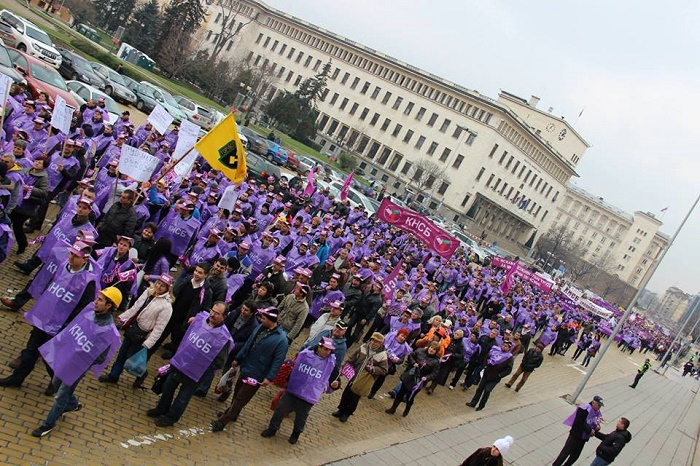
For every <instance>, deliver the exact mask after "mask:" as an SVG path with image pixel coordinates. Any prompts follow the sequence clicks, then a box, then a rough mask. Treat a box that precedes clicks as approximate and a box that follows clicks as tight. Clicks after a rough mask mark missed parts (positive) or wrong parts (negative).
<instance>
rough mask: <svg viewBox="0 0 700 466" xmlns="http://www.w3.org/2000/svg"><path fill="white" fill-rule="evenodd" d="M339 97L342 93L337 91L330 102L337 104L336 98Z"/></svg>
mask: <svg viewBox="0 0 700 466" xmlns="http://www.w3.org/2000/svg"><path fill="white" fill-rule="evenodd" d="M338 97H340V95H339V94H338V93H337V92H336V93H335V94H333V97H331V100H330V102H328V103H329V104H330V105H335V102H336V100H338Z"/></svg>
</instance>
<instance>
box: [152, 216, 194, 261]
mask: <svg viewBox="0 0 700 466" xmlns="http://www.w3.org/2000/svg"><path fill="white" fill-rule="evenodd" d="M200 225H201V222H200V221H199V220H197V219H196V218H194V217H192V216H190V217H189V218H187V219H183V218H182V216H181V215H180V214H178V213H177V212H175V211H174V210H171V211H170V212H168V215H166V216H165V218H164V219H163V221H162V222H161V223H160V226H159V227H158V233H156V236H155V239H156V241H157V240H159V239H160V238H167V239H169V240H170V243H171V244H172V248H171V249H170V252H172V253H173V254H175V255H176V256H180V255H182V254H184V252H185V250H186V249H187V246H188V245H189V243H190V240H191V239H192V237H193V236H194V234H195V233H196V232H197V229H198V228H199V227H200Z"/></svg>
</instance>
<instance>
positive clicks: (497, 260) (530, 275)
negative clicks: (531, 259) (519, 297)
mask: <svg viewBox="0 0 700 466" xmlns="http://www.w3.org/2000/svg"><path fill="white" fill-rule="evenodd" d="M514 264H515V261H512V260H508V259H504V258H503V257H499V256H494V257H493V258H492V259H491V265H493V266H494V267H499V268H502V269H508V270H510V269H511V268H512V267H513V265H514ZM515 276H517V277H520V278H522V279H523V280H525V281H526V282H528V283H530V284H532V285H533V286H536V287H537V288H539V289H540V290H542V291H544V292H545V293H549V292H550V291H552V284H553V283H552V282H550V281H549V280H547V279H546V278H544V277H540V276H539V275H537V274H536V273H534V272H532V271H530V270H528V269H527V268H526V267H525V266H524V265H522V264H518V266H517V268H516V269H515Z"/></svg>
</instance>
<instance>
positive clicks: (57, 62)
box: [0, 10, 63, 69]
mask: <svg viewBox="0 0 700 466" xmlns="http://www.w3.org/2000/svg"><path fill="white" fill-rule="evenodd" d="M0 18H2V20H3V21H4V22H6V23H7V24H9V25H10V26H12V35H13V36H14V38H15V48H16V49H17V50H19V51H21V52H25V53H27V54H29V55H31V56H33V57H36V58H39V59H41V60H43V61H45V62H46V63H48V64H49V65H51V66H53V67H54V68H56V69H58V67H59V66H61V61H62V60H63V58H62V57H61V54H60V53H59V52H58V50H56V48H55V47H54V45H53V43H52V42H51V38H50V37H49V35H48V34H46V33H45V32H44V31H43V30H42V29H41V28H39V26H37V25H36V24H34V23H31V22H29V21H27V20H26V19H24V18H22V17H21V16H18V15H16V14H14V13H12V12H11V11H9V10H2V11H0Z"/></svg>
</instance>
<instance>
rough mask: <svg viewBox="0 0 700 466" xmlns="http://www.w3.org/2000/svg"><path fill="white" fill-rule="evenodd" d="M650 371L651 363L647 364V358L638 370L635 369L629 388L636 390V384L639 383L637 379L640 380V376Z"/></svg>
mask: <svg viewBox="0 0 700 466" xmlns="http://www.w3.org/2000/svg"><path fill="white" fill-rule="evenodd" d="M649 369H651V363H650V362H649V358H646V359H645V360H644V364H642V365H641V366H639V369H637V375H635V376H634V382H632V385H630V388H637V384H638V383H639V379H641V378H642V376H643V375H644V374H645V373H646V371H648V370H649Z"/></svg>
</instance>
